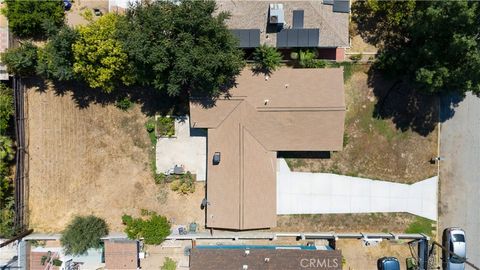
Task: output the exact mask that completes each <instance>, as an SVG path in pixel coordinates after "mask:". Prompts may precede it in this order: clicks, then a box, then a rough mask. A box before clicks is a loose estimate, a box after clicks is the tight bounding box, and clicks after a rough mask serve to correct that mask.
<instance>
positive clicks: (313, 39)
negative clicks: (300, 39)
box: [306, 29, 320, 47]
mask: <svg viewBox="0 0 480 270" xmlns="http://www.w3.org/2000/svg"><path fill="white" fill-rule="evenodd" d="M306 30H307V31H308V47H318V42H319V41H320V30H319V29H306Z"/></svg>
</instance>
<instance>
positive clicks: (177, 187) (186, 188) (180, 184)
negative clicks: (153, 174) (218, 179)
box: [170, 172, 195, 194]
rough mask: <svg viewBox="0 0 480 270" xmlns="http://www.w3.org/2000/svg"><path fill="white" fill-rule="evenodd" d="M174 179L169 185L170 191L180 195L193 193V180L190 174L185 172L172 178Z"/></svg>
mask: <svg viewBox="0 0 480 270" xmlns="http://www.w3.org/2000/svg"><path fill="white" fill-rule="evenodd" d="M173 177H175V178H177V179H175V180H174V181H173V182H172V184H171V185H170V189H171V190H172V191H177V192H178V193H181V194H188V193H193V192H195V179H194V177H193V175H192V173H190V172H187V173H185V174H183V175H175V176H173Z"/></svg>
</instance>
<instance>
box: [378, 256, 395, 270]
mask: <svg viewBox="0 0 480 270" xmlns="http://www.w3.org/2000/svg"><path fill="white" fill-rule="evenodd" d="M377 268H378V270H400V262H399V261H398V260H397V258H395V257H383V258H380V259H378V261H377Z"/></svg>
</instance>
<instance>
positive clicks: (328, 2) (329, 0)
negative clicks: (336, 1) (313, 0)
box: [323, 0, 333, 5]
mask: <svg viewBox="0 0 480 270" xmlns="http://www.w3.org/2000/svg"><path fill="white" fill-rule="evenodd" d="M323 4H324V5H333V0H323Z"/></svg>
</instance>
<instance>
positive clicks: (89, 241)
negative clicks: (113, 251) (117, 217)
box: [60, 216, 108, 255]
mask: <svg viewBox="0 0 480 270" xmlns="http://www.w3.org/2000/svg"><path fill="white" fill-rule="evenodd" d="M107 234H108V226H107V223H106V222H105V221H104V220H103V219H101V218H98V217H95V216H76V217H75V218H73V220H72V222H71V223H70V224H69V225H68V226H67V228H66V229H65V230H64V231H63V234H62V238H61V239H60V242H61V243H62V246H63V249H64V251H65V254H68V255H81V254H85V253H86V252H87V250H88V249H89V248H100V247H101V243H102V241H101V239H100V238H101V237H104V236H106V235H107Z"/></svg>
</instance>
